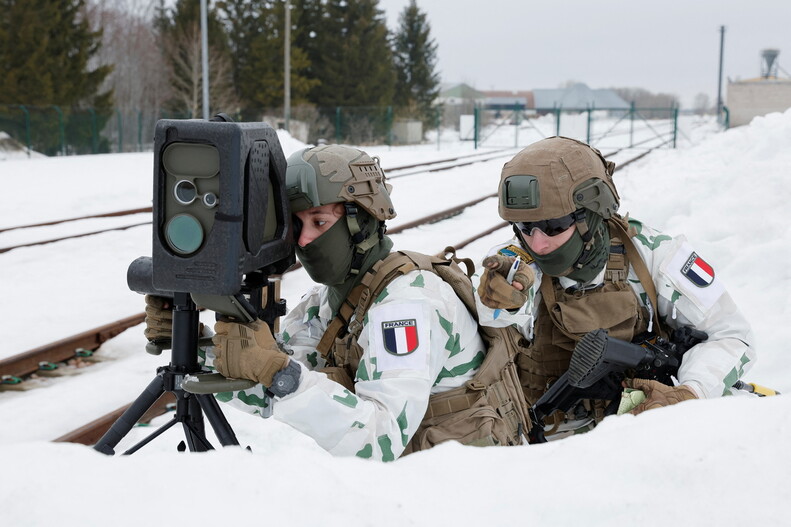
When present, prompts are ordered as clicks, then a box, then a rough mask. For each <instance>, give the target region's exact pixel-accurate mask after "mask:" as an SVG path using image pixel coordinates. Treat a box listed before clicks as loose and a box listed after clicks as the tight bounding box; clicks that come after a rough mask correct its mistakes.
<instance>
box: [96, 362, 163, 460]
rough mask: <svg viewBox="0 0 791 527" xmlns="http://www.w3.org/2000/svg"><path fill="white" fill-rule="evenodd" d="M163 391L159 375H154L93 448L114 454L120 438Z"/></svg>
mask: <svg viewBox="0 0 791 527" xmlns="http://www.w3.org/2000/svg"><path fill="white" fill-rule="evenodd" d="M163 393H165V387H164V382H163V380H162V377H161V376H160V375H157V376H156V377H154V380H152V381H151V382H150V383H149V384H148V386H146V388H145V390H143V393H141V394H140V395H139V396H138V398H137V399H135V400H134V402H133V403H132V404H131V406H129V408H127V409H126V411H125V412H124V413H123V414H121V417H119V418H118V420H117V421H116V422H115V423H113V425H112V426H111V427H110V429H109V430H107V432H105V433H104V435H103V436H102V438H101V439H99V441H97V442H96V444H95V445H94V446H93V448H94V450H98V451H99V452H101V453H103V454H107V455H110V456H112V455H113V454H115V450H114V448H115V446H116V445H117V444H118V442H119V441H121V439H123V438H124V436H126V434H128V433H129V431H130V430H131V429H132V427H133V426H135V424H136V423H137V422H138V421H139V420H140V418H141V417H143V414H144V413H146V410H148V409H149V408H151V405H153V404H154V403H155V402H157V399H159V398H160V397H161V396H162V394H163Z"/></svg>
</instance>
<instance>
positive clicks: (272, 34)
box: [218, 0, 317, 119]
mask: <svg viewBox="0 0 791 527" xmlns="http://www.w3.org/2000/svg"><path fill="white" fill-rule="evenodd" d="M218 6H219V7H220V8H221V10H222V13H223V18H224V20H226V21H227V24H228V25H229V37H230V41H231V46H232V49H233V57H234V66H235V67H234V71H235V79H236V82H235V84H236V87H237V93H238V94H239V97H240V99H241V100H242V105H243V107H244V108H245V109H246V110H247V111H246V112H245V114H246V115H247V116H248V118H252V119H260V118H261V110H264V109H266V108H274V107H280V106H282V105H283V89H284V84H285V83H284V72H283V68H284V65H283V55H284V48H283V45H284V29H285V2H284V1H282V0H277V1H262V0H258V1H256V0H253V1H252V2H251V1H244V0H229V1H226V2H223V3H221V4H218ZM298 19H299V12H298V7H296V6H294V7H292V16H291V24H292V26H296V25H297V23H298ZM293 34H294V31H293V27H292V44H291V79H290V80H291V100H292V104H299V103H302V102H306V101H307V99H306V97H307V93H308V91H309V90H310V88H311V87H312V86H314V85H315V84H316V83H317V82H316V81H315V80H312V79H310V78H309V77H307V76H306V74H305V73H304V72H305V71H306V70H307V69H308V67H309V65H310V63H309V61H308V59H307V54H306V53H305V52H304V51H303V50H302V49H300V48H299V46H297V45H295V44H294V43H293V41H294V38H293Z"/></svg>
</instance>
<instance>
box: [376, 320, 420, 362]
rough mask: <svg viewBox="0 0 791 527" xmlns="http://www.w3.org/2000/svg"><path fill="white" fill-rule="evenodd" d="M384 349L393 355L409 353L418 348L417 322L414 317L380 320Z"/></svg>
mask: <svg viewBox="0 0 791 527" xmlns="http://www.w3.org/2000/svg"><path fill="white" fill-rule="evenodd" d="M382 340H383V341H384V346H385V349H386V350H387V352H388V353H391V354H393V355H409V354H410V353H412V352H413V351H415V350H416V349H417V348H418V339H417V322H416V320H415V319H414V318H410V319H406V320H390V321H387V322H382Z"/></svg>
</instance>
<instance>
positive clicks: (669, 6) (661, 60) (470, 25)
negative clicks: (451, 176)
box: [379, 0, 791, 107]
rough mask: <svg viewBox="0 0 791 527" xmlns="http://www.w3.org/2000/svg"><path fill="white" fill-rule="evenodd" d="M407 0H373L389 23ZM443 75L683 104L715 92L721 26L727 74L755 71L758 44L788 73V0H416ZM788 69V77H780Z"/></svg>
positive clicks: (481, 84) (485, 86)
mask: <svg viewBox="0 0 791 527" xmlns="http://www.w3.org/2000/svg"><path fill="white" fill-rule="evenodd" d="M408 4H409V0H379V5H380V7H381V8H382V9H383V10H384V11H385V13H386V15H387V20H388V26H389V27H391V28H395V27H396V25H397V23H398V17H399V14H400V13H401V11H402V10H403V9H404V7H405V6H406V5H408ZM417 4H418V7H419V8H420V9H421V10H423V11H424V12H425V13H427V15H428V19H429V22H430V23H431V32H432V35H433V36H434V38H435V40H436V42H437V44H438V45H439V70H440V73H441V75H442V81H443V82H451V83H457V82H465V83H467V84H469V85H471V86H474V87H475V88H477V89H480V90H492V89H504V90H531V89H535V88H557V87H559V86H560V85H562V84H564V83H565V82H566V81H569V80H575V81H580V82H584V83H586V84H587V85H588V86H590V87H591V88H609V87H641V88H645V89H647V90H649V91H652V92H655V93H656V92H662V93H672V94H675V95H677V96H679V97H680V98H681V103H682V105H683V106H685V107H691V105H692V101H693V99H694V97H695V95H696V94H698V93H705V94H707V95H708V96H709V97H710V100H711V102H712V103H714V102H716V98H717V75H718V70H719V49H720V31H719V28H720V26H723V25H724V26H725V54H724V63H723V77H724V80H723V94H722V96H723V99H725V97H726V93H727V79H728V77H730V78H731V79H734V80H735V79H739V78H741V79H748V78H752V77H758V76H759V75H760V72H761V50H763V49H765V48H777V49H779V50H780V55H779V57H778V62H779V64H780V67H781V68H783V69H785V71H787V72H791V0H665V1H662V2H660V1H656V0H601V1H598V2H591V1H589V0H544V1H541V2H537V1H529V0H486V1H480V0H478V1H475V0H418V2H417ZM780 75H781V76H783V75H784V74H783V73H782V72H780ZM786 76H787V74H786Z"/></svg>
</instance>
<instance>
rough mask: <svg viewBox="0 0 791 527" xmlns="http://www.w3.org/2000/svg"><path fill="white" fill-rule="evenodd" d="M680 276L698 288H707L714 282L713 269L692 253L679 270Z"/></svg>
mask: <svg viewBox="0 0 791 527" xmlns="http://www.w3.org/2000/svg"><path fill="white" fill-rule="evenodd" d="M681 274H683V275H684V276H686V277H687V278H689V280H690V282H692V283H693V284H695V285H696V286H698V287H708V286H710V285H711V283H712V282H713V281H714V269H712V267H711V266H710V265H709V264H707V263H706V261H705V260H703V258H701V257H700V256H698V254H697V253H695V252H693V253H692V254H690V255H689V258H687V261H686V263H685V264H684V266H683V267H682V268H681Z"/></svg>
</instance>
